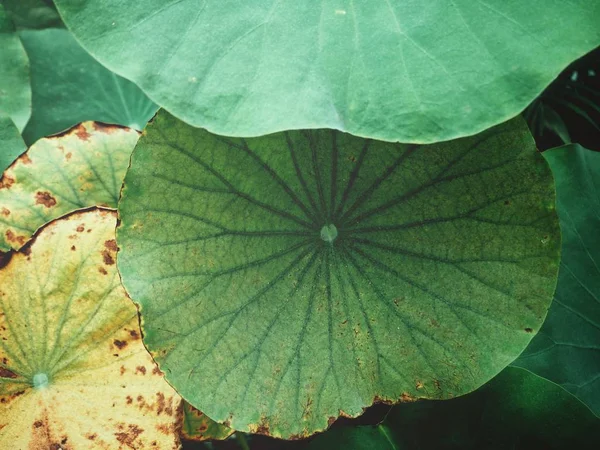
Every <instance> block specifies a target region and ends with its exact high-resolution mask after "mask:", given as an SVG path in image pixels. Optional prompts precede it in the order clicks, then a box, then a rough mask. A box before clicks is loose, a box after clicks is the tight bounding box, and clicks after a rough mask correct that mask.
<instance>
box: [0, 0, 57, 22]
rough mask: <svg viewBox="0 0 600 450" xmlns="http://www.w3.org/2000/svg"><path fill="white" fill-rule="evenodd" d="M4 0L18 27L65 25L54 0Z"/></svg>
mask: <svg viewBox="0 0 600 450" xmlns="http://www.w3.org/2000/svg"><path fill="white" fill-rule="evenodd" d="M2 2H3V4H4V7H5V8H6V11H7V13H8V15H9V16H10V18H11V19H12V21H13V23H14V24H15V26H16V27H17V28H18V29H21V28H36V29H42V28H51V27H62V26H64V25H63V23H62V20H61V18H60V16H59V15H58V12H57V11H56V7H55V6H54V4H53V2H52V0H2Z"/></svg>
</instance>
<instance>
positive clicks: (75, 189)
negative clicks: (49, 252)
mask: <svg viewBox="0 0 600 450" xmlns="http://www.w3.org/2000/svg"><path fill="white" fill-rule="evenodd" d="M138 137H139V134H138V132H137V131H135V130H131V129H129V128H123V127H120V126H117V125H104V124H100V123H96V122H84V123H82V124H80V125H77V126H76V127H73V128H71V129H70V130H68V131H66V132H64V133H62V134H59V135H56V136H50V137H47V138H43V139H40V140H39V141H37V142H36V143H35V144H33V145H32V146H31V147H30V148H29V150H27V152H25V153H24V154H23V155H21V156H20V157H19V158H17V160H16V161H15V162H13V164H12V165H11V166H10V167H9V168H8V169H6V170H5V171H4V174H3V175H2V179H1V180H0V251H6V250H10V249H11V248H14V249H16V250H18V249H19V248H21V247H22V246H23V245H24V244H25V243H26V242H27V240H29V238H31V236H32V235H33V233H34V232H35V231H36V230H37V229H38V228H39V227H41V226H42V225H44V224H45V223H48V222H50V221H51V220H54V219H56V218H58V217H60V216H62V215H64V214H67V213H69V212H71V211H74V210H76V209H81V208H87V207H91V206H104V207H109V208H116V207H117V202H118V200H119V192H120V190H121V183H122V181H123V177H124V176H125V172H126V171H127V166H128V165H129V157H130V156H131V152H132V151H133V148H134V147H135V144H136V142H137V140H138Z"/></svg>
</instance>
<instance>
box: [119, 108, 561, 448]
mask: <svg viewBox="0 0 600 450" xmlns="http://www.w3.org/2000/svg"><path fill="white" fill-rule="evenodd" d="M119 210H120V218H121V220H122V222H121V225H120V228H119V231H118V240H119V245H120V247H121V252H120V253H119V262H118V264H119V269H120V272H121V275H122V278H123V282H124V285H125V288H126V289H127V290H128V292H129V293H130V295H131V297H132V298H133V299H134V300H135V301H136V302H139V304H140V308H141V313H142V326H143V329H144V332H145V341H146V344H147V346H148V348H149V349H150V350H151V352H152V353H153V355H154V356H155V358H156V359H157V361H158V362H159V364H160V365H161V367H162V368H163V370H164V371H165V373H166V376H167V378H168V379H169V381H170V382H171V383H172V384H173V386H176V388H177V390H178V391H179V392H180V393H181V394H182V396H183V397H184V398H185V399H186V400H188V401H189V402H190V403H191V404H192V405H194V406H195V407H197V408H198V409H200V410H201V411H203V412H205V413H206V414H208V415H209V416H210V417H212V418H213V419H215V420H217V421H219V422H224V421H227V423H228V425H229V426H231V428H234V429H236V430H241V431H251V432H258V433H268V434H271V435H274V436H281V437H290V436H296V437H297V436H304V435H308V434H311V433H314V432H315V431H318V430H322V429H324V428H325V427H326V426H327V423H328V420H330V419H331V418H336V417H338V416H339V415H341V414H344V415H349V416H356V415H358V414H361V413H362V411H363V407H365V406H368V405H370V404H371V403H373V402H374V401H378V400H386V401H392V402H396V401H400V400H402V399H405V400H408V399H411V398H414V397H426V398H449V397H452V396H456V395H460V394H464V393H466V392H469V391H471V390H473V389H475V388H477V387H479V386H480V385H481V384H482V383H484V382H486V381H487V380H489V379H490V378H492V377H493V376H494V375H496V374H497V373H498V372H499V371H500V370H501V369H502V368H503V367H505V366H506V365H508V364H509V363H510V361H512V360H513V359H514V358H515V357H516V356H517V355H518V354H519V353H520V352H521V351H522V350H523V349H524V348H525V346H526V345H527V343H528V342H529V341H530V340H531V337H532V336H533V333H534V332H535V331H537V330H538V329H539V328H540V326H541V323H542V321H543V319H544V317H545V315H546V310H547V308H548V307H549V304H550V300H551V298H552V293H553V292H554V287H555V282H556V275H557V271H558V251H559V247H560V237H559V228H558V219H557V217H556V213H555V211H554V188H553V184H552V177H551V173H550V170H549V168H548V166H547V164H546V162H545V161H544V160H543V158H542V157H541V156H540V155H539V154H538V153H537V151H536V150H535V145H534V143H533V141H532V138H531V136H530V134H529V132H528V131H527V127H526V125H525V123H524V122H523V121H522V120H521V119H518V120H516V121H513V122H510V123H507V124H504V125H502V126H500V127H497V128H494V129H492V130H490V131H488V132H486V133H485V134H482V135H479V136H476V137H472V138H468V139H464V140H459V141H454V142H450V143H444V144H439V145H433V146H427V147H419V146H415V145H408V146H406V145H400V144H391V143H385V142H377V141H369V140H364V139H362V138H357V137H354V136H351V135H348V134H344V133H340V132H336V131H332V130H317V131H293V132H286V133H277V134H273V135H269V136H264V137H260V138H253V139H237V138H225V137H221V136H217V135H212V134H210V133H208V132H207V131H204V130H202V129H197V128H192V127H190V126H189V125H186V124H185V123H183V122H181V121H178V120H177V119H175V118H174V117H173V116H171V115H169V114H168V113H166V112H159V114H158V115H157V116H156V118H155V119H154V120H153V121H152V122H151V123H150V124H149V125H148V127H147V128H146V130H145V132H144V135H143V137H142V138H141V140H140V141H139V143H138V145H137V146H136V149H135V151H134V153H133V155H132V163H131V168H130V169H129V171H128V173H127V175H126V180H125V185H124V188H123V191H122V197H121V200H120V203H119Z"/></svg>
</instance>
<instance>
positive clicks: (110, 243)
mask: <svg viewBox="0 0 600 450" xmlns="http://www.w3.org/2000/svg"><path fill="white" fill-rule="evenodd" d="M104 246H105V247H106V248H107V249H109V250H112V251H113V252H116V251H117V250H118V247H117V241H115V240H114V239H109V240H108V241H104Z"/></svg>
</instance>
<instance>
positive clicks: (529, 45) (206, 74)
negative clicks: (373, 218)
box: [56, 0, 600, 143]
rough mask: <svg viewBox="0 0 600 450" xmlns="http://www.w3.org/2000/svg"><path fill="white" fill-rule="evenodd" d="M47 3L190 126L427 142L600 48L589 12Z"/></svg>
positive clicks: (523, 5) (498, 113)
mask: <svg viewBox="0 0 600 450" xmlns="http://www.w3.org/2000/svg"><path fill="white" fill-rule="evenodd" d="M241 3H242V2H240V1H239V0H221V1H212V2H211V1H204V0H145V1H142V2H140V1H137V2H136V1H127V2H124V1H122V0H103V1H91V0H56V5H57V7H58V9H59V11H60V13H61V15H62V17H63V19H64V21H65V23H66V24H67V26H68V27H69V28H70V29H71V31H72V32H73V33H74V34H75V36H76V37H77V39H78V40H79V41H80V42H81V43H82V44H83V46H84V47H85V48H86V49H87V50H88V51H90V53H91V54H92V55H94V57H96V58H97V59H98V60H99V61H100V62H102V63H103V64H105V65H106V66H107V67H109V68H110V69H111V70H114V71H116V72H117V73H119V74H120V75H122V76H124V77H125V78H127V79H130V80H132V81H134V82H135V83H136V84H138V85H139V86H140V87H141V88H142V89H143V90H144V91H145V92H147V93H148V95H149V96H150V98H152V99H153V100H154V101H155V102H157V103H158V104H159V105H161V106H163V107H165V108H166V109H167V110H169V111H170V112H171V113H173V114H174V115H175V116H177V117H179V118H180V119H182V120H184V121H185V122H187V123H189V124H192V125H194V126H201V127H203V128H207V129H208V130H210V131H213V132H215V133H217V134H223V135H229V136H258V135H262V134H267V133H272V132H274V131H280V130H287V129H302V128H335V129H338V130H342V131H348V132H350V133H353V134H355V135H360V136H366V137H373V138H379V139H383V140H389V141H401V142H421V143H424V142H437V141H442V140H448V139H452V138H456V137H460V136H465V135H471V134H474V133H477V132H480V131H482V130H484V129H486V128H488V127H490V126H492V125H495V124H498V123H500V122H504V121H505V120H507V119H509V118H511V117H513V116H516V115H517V114H518V113H520V112H521V111H522V110H523V109H525V107H526V106H527V104H529V103H530V102H531V101H532V100H533V99H534V98H535V97H536V96H537V95H538V94H539V93H540V92H542V90H543V89H544V88H545V87H546V86H547V85H548V84H549V83H550V82H551V81H552V80H553V79H554V78H555V77H556V76H557V75H558V74H559V73H560V71H561V70H562V69H564V68H565V67H566V66H567V65H568V64H569V63H570V62H571V61H573V60H574V59H576V58H578V57H580V56H582V55H583V54H585V53H586V52H588V51H590V50H592V49H593V48H595V47H596V46H597V45H599V44H600V27H598V20H599V18H600V2H597V1H590V0H572V1H569V2H560V1H552V2H548V0H528V1H526V2H525V1H518V0H511V1H506V0H486V1H478V2H473V1H471V0H453V1H448V0H421V1H419V2H415V1H412V2H410V1H404V0H385V1H361V2H348V1H344V0H324V1H320V2H306V1H304V2H299V1H287V2H280V1H274V0H255V1H253V2H243V3H242V4H241Z"/></svg>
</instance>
